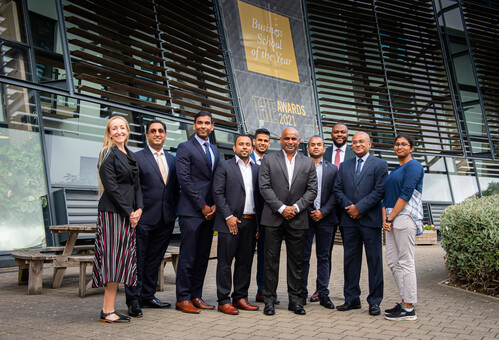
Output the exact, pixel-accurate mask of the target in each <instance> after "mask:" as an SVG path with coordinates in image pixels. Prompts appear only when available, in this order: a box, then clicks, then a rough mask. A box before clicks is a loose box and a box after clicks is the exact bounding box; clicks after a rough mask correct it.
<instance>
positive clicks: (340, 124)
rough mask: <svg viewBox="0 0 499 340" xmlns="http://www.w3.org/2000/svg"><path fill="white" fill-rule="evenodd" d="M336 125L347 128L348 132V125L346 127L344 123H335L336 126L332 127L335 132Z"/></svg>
mask: <svg viewBox="0 0 499 340" xmlns="http://www.w3.org/2000/svg"><path fill="white" fill-rule="evenodd" d="M336 125H343V126H344V127H346V128H347V131H348V125H346V124H345V123H343V122H336V123H334V125H333V127H332V129H333V130H334V127H335V126H336Z"/></svg>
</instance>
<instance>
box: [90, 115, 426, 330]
mask: <svg viewBox="0 0 499 340" xmlns="http://www.w3.org/2000/svg"><path fill="white" fill-rule="evenodd" d="M213 128H214V124H213V120H212V117H211V114H210V113H209V112H207V111H201V112H199V113H198V114H197V115H196V116H195V118H194V124H193V130H194V133H195V135H194V137H193V138H191V139H190V140H189V141H187V142H184V143H181V144H180V145H179V146H178V149H177V153H176V156H173V155H171V154H169V153H168V152H166V151H164V150H163V146H164V143H165V140H166V134H167V131H166V125H165V124H164V123H163V122H161V121H158V120H153V121H150V122H149V123H148V124H147V126H146V137H147V141H148V146H147V147H146V148H144V149H143V150H141V151H139V152H137V153H135V154H134V153H132V152H131V151H130V150H129V149H128V148H127V146H126V144H127V140H128V136H129V132H130V129H129V126H128V123H127V122H126V120H125V119H123V118H122V117H118V116H116V117H113V118H111V119H110V120H109V121H108V124H107V126H106V132H105V136H104V147H103V149H102V151H101V153H100V155H99V160H98V173H99V189H100V190H99V191H100V195H101V196H100V200H99V206H98V210H99V214H98V221H97V232H96V239H95V259H94V267H93V286H94V287H103V286H105V293H104V302H103V307H102V311H101V316H100V321H101V322H109V323H127V322H130V316H131V317H141V316H142V315H143V312H142V308H144V307H149V308H164V307H170V306H171V305H170V304H169V303H167V302H163V301H161V300H159V299H158V298H157V297H155V292H156V284H157V279H158V267H159V265H160V263H161V261H162V259H163V256H164V254H165V251H166V249H167V247H168V244H169V241H170V238H171V235H172V232H173V227H174V223H175V219H176V217H178V222H179V225H180V233H181V236H180V253H179V259H178V263H177V273H176V302H175V307H176V309H178V310H181V311H182V312H185V313H200V311H201V310H204V309H215V307H216V306H215V305H210V304H208V303H206V302H205V301H204V300H203V296H202V293H203V283H204V278H205V275H206V270H207V267H208V260H209V256H210V250H211V246H212V239H213V231H217V232H218V246H217V269H216V284H217V299H218V307H217V309H218V310H219V311H220V312H223V313H226V314H238V313H239V310H248V311H256V310H259V306H257V305H254V304H251V303H250V302H249V301H248V291H249V286H250V281H251V268H252V265H253V258H254V253H255V247H256V249H257V275H256V282H257V286H258V289H257V294H256V297H255V300H256V301H257V302H264V304H265V307H264V309H263V313H264V314H265V315H274V314H275V305H276V304H279V303H280V302H279V300H278V299H277V294H276V290H277V285H278V277H279V263H280V254H281V245H282V241H283V240H284V241H285V244H286V257H287V287H288V298H289V304H288V309H289V310H290V311H293V312H294V313H295V314H298V315H304V314H306V310H305V308H304V306H305V305H306V303H307V299H308V290H307V286H308V275H309V271H310V257H311V250H312V244H313V240H314V238H315V241H316V247H315V249H316V256H317V280H316V290H315V292H314V293H313V294H312V295H311V296H310V299H309V301H310V302H314V301H318V302H319V303H320V305H322V306H323V307H325V308H328V309H334V308H335V306H334V304H333V302H332V301H331V300H330V298H329V290H328V286H329V280H330V276H331V264H332V261H331V254H332V248H333V243H334V235H335V234H336V231H337V228H338V227H339V228H340V231H341V234H342V238H343V246H344V297H345V302H344V303H343V304H342V305H339V306H337V307H336V309H337V310H339V311H347V310H350V309H358V308H361V302H360V293H361V290H360V286H359V280H360V272H361V264H362V252H363V249H362V247H363V246H364V249H365V253H366V259H367V265H368V271H369V295H368V296H367V302H368V304H369V314H371V315H379V314H380V313H381V311H380V307H379V306H380V303H381V300H382V298H383V265H382V232H381V230H382V228H383V229H384V230H385V231H386V261H387V264H388V267H389V268H390V269H391V271H392V273H393V276H394V279H395V282H396V284H397V287H398V289H399V292H400V296H401V302H400V303H397V304H396V306H395V307H394V308H391V309H387V310H385V318H387V319H389V320H415V319H416V318H417V316H416V312H415V308H414V304H415V303H416V302H417V284H416V272H415V262H414V237H415V236H416V234H417V232H418V231H419V230H420V227H418V226H420V225H421V221H422V202H421V193H422V181H423V175H424V170H423V167H422V166H421V164H419V162H417V161H415V160H413V159H412V156H411V153H412V152H413V151H414V141H413V139H412V138H411V137H410V136H408V135H398V136H397V137H396V138H395V141H394V151H395V153H396V155H397V156H398V159H399V163H400V166H399V167H397V168H395V169H394V170H393V171H392V172H391V173H390V175H389V176H388V166H387V163H386V161H384V160H381V159H379V158H376V157H374V156H372V155H370V153H369V149H370V148H371V141H370V137H369V135H368V134H367V133H365V132H358V133H356V134H355V135H354V136H353V137H352V145H351V146H350V145H347V141H348V137H349V134H348V128H347V126H346V125H345V124H342V123H338V124H336V125H335V126H334V127H333V130H332V133H331V137H332V139H333V145H332V146H330V147H328V148H326V147H325V145H324V141H323V140H322V138H321V137H320V136H313V137H311V138H310V139H309V141H308V154H309V157H307V156H305V155H304V154H302V153H300V152H298V147H299V145H300V142H301V139H300V136H299V133H298V131H297V130H296V129H294V128H286V129H284V130H283V131H282V134H281V137H280V139H279V140H280V144H281V150H280V151H276V152H272V153H267V151H268V149H269V146H270V132H269V131H268V130H266V129H258V130H256V132H255V135H254V137H253V138H251V137H250V136H249V135H239V136H237V138H236V139H235V141H234V145H233V151H234V157H233V158H231V159H228V160H223V161H220V156H219V152H218V149H217V147H216V146H215V145H213V144H212V143H210V141H209V135H210V133H211V132H212V131H213ZM232 267H233V270H232ZM118 283H124V284H125V285H126V288H125V293H126V303H127V306H128V315H129V316H125V315H122V314H120V313H118V312H116V311H115V308H114V304H115V299H116V292H117V288H118Z"/></svg>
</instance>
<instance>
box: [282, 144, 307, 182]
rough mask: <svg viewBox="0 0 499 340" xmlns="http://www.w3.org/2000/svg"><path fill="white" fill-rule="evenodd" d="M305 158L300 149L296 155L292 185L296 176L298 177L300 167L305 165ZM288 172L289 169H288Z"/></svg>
mask: <svg viewBox="0 0 499 340" xmlns="http://www.w3.org/2000/svg"><path fill="white" fill-rule="evenodd" d="M304 160H305V156H303V155H302V154H301V153H299V152H298V151H297V152H296V157H295V168H294V169H293V179H292V180H291V185H293V183H294V182H295V180H296V177H298V174H299V173H300V168H301V166H302V165H303V162H304ZM286 172H287V169H286Z"/></svg>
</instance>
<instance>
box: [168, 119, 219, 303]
mask: <svg viewBox="0 0 499 340" xmlns="http://www.w3.org/2000/svg"><path fill="white" fill-rule="evenodd" d="M213 127H214V124H213V121H212V118H211V113H209V112H207V111H201V112H199V113H198V114H196V116H195V117H194V124H193V129H194V132H195V135H194V137H193V138H191V139H190V140H189V141H187V142H184V143H181V144H179V146H178V149H177V177H178V182H179V184H180V187H181V191H180V201H179V207H178V216H179V225H180V254H179V259H178V264H177V278H176V285H177V302H176V303H175V307H176V308H177V309H178V310H181V311H183V312H184V313H199V310H200V309H214V308H215V306H214V305H209V304H206V303H205V302H204V301H203V299H202V294H203V283H204V278H205V275H206V269H207V268H208V260H209V257H210V250H211V242H212V240H213V219H214V218H215V212H216V205H215V203H214V201H213V198H212V180H213V173H214V172H215V169H216V166H217V163H218V162H219V160H220V157H219V154H218V149H217V147H216V146H215V145H213V144H211V143H210V142H209V135H210V133H211V132H212V131H213Z"/></svg>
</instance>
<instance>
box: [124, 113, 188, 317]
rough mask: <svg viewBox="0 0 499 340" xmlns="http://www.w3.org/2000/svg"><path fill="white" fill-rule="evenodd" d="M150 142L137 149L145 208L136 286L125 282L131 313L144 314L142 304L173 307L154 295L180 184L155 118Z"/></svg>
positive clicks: (139, 233)
mask: <svg viewBox="0 0 499 340" xmlns="http://www.w3.org/2000/svg"><path fill="white" fill-rule="evenodd" d="M146 138H147V141H148V143H149V145H148V146H147V147H146V148H144V149H143V150H141V151H139V152H137V153H135V159H136V160H137V165H138V166H139V174H140V187H141V189H142V194H143V197H144V198H143V201H144V211H143V213H142V216H141V218H140V221H139V224H138V225H137V231H136V233H137V276H138V280H137V286H126V287H125V293H126V302H127V305H128V315H130V316H134V317H141V316H142V310H141V309H140V307H152V308H163V307H170V304H169V303H167V302H162V301H160V300H159V299H158V298H156V297H155V296H154V294H155V293H156V285H157V282H158V267H159V265H160V263H161V261H162V260H163V257H164V255H165V251H166V248H167V247H168V243H169V242H170V237H171V235H172V232H173V227H174V224H175V217H176V214H177V204H178V196H179V187H178V182H177V173H176V170H175V157H174V156H173V155H171V154H170V153H168V152H166V151H164V150H163V145H164V143H165V140H166V124H165V123H163V122H161V121H159V120H152V121H150V122H149V123H147V126H146Z"/></svg>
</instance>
